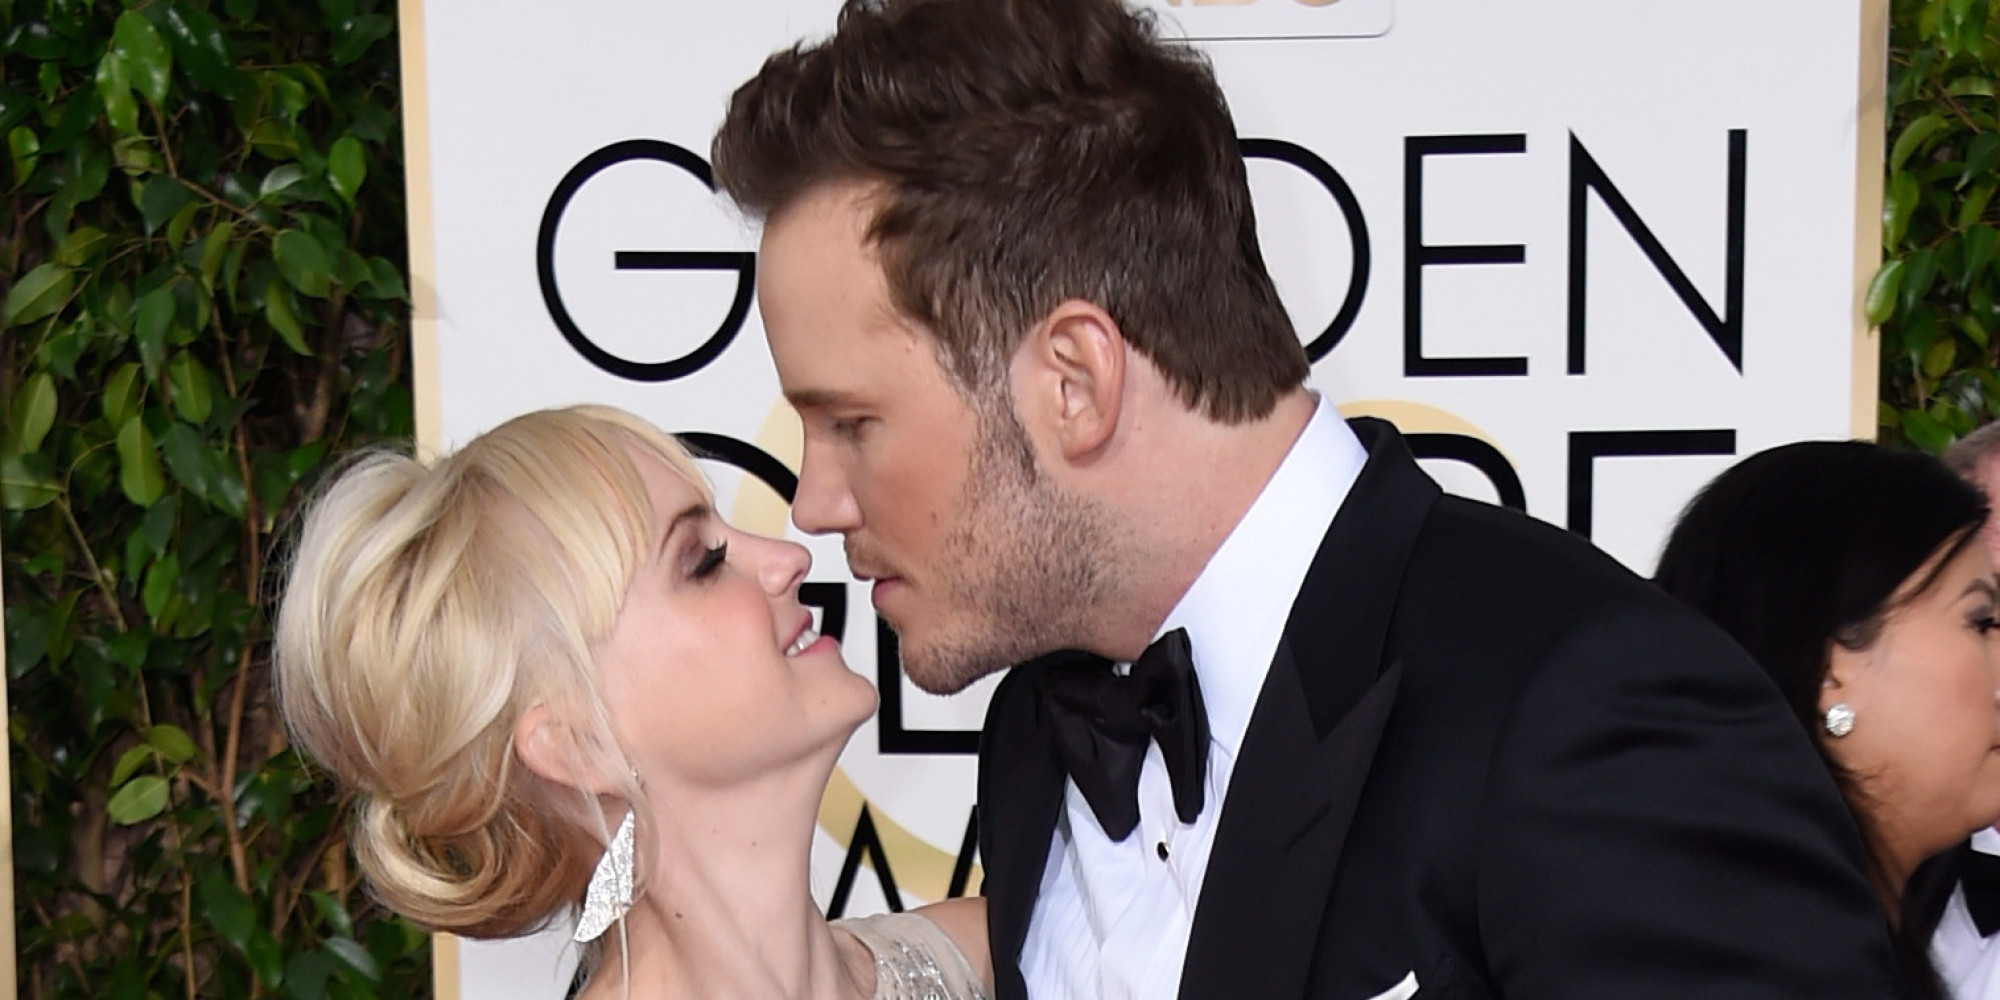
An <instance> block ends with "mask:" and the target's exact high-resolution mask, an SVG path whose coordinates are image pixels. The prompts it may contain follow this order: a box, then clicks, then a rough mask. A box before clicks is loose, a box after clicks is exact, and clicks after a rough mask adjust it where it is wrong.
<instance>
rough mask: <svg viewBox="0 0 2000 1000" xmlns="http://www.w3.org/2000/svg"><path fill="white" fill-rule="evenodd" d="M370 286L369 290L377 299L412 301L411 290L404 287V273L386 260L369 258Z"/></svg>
mask: <svg viewBox="0 0 2000 1000" xmlns="http://www.w3.org/2000/svg"><path fill="white" fill-rule="evenodd" d="M368 284H369V290H370V291H371V292H372V293H373V294H374V295H375V296H376V297H377V298H384V299H393V300H395V301H397V302H408V301H410V292H409V289H408V288H406V287H404V285H403V272H401V271H399V270H397V269H396V265H394V264H391V263H389V262H388V261H387V260H385V259H384V258H381V257H370V258H368Z"/></svg>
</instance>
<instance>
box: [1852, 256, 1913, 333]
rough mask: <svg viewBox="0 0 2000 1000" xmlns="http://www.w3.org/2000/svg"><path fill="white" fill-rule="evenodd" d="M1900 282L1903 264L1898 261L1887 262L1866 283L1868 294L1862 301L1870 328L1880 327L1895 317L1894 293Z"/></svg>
mask: <svg viewBox="0 0 2000 1000" xmlns="http://www.w3.org/2000/svg"><path fill="white" fill-rule="evenodd" d="M1902 280H1903V262H1902V261H1900V260H1892V261H1888V262H1886V263H1884V264H1883V265H1882V269H1881V270H1879V271H1876V272H1875V280H1873V281H1870V282H1869V283H1868V294H1867V296H1866V297H1865V298H1864V299H1863V300H1862V302H1863V305H1862V308H1863V310H1864V311H1865V312H1866V314H1867V316H1868V324H1869V325H1870V326H1881V325H1882V324H1883V323H1886V322H1888V321H1889V317H1890V316H1892V315H1895V312H1896V291H1897V288H1898V286H1900V285H1901V284H1902Z"/></svg>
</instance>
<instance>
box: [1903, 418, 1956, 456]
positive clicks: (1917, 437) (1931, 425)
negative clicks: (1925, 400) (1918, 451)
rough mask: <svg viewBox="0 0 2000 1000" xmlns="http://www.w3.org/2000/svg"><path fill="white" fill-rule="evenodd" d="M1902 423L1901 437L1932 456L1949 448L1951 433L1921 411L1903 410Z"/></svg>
mask: <svg viewBox="0 0 2000 1000" xmlns="http://www.w3.org/2000/svg"><path fill="white" fill-rule="evenodd" d="M1902 423H1903V436H1904V437H1907V438H1909V439H1910V443H1911V444H1914V445H1916V446H1917V447H1919V448H1922V449H1923V450H1925V451H1927V452H1930V453H1931V454H1933V455H1935V454H1937V453H1939V452H1941V451H1943V450H1945V449H1946V448H1948V447H1950V446H1951V431H1949V430H1946V429H1945V427H1944V425H1943V424H1940V423H1938V422H1937V419H1936V418H1935V417H1932V416H1931V415H1930V414H1928V413H1925V412H1924V411H1922V410H1904V411H1903V420H1902Z"/></svg>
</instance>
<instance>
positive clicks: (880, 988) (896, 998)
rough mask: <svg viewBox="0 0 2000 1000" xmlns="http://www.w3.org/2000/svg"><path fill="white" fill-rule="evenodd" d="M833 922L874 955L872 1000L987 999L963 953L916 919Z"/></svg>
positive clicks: (908, 915)
mask: <svg viewBox="0 0 2000 1000" xmlns="http://www.w3.org/2000/svg"><path fill="white" fill-rule="evenodd" d="M836 923H837V924H838V925H839V926H841V927H843V928H845V929H846V930H847V931H848V932H849V933H851V934H853V935H854V936H855V937H857V938H860V939H861V943H862V944H865V945H867V946H868V950H869V951H872V952H874V953H875V1000H991V995H990V994H988V993H987V992H986V988H985V987H984V986H983V985H981V984H980V982H979V975H978V973H976V972H974V971H973V969H972V963H970V962H968V961H967V960H966V958H965V953H963V952H961V951H959V950H958V946H957V945H955V944H953V943H952V941H951V938H950V937H948V936H947V935H946V934H945V933H944V931H942V930H940V929H938V926H937V925H936V924H934V923H931V922H930V921H929V920H928V919H926V918H924V917H923V916H921V915H919V914H915V913H884V914H881V915H880V916H874V917H859V918H856V919H853V920H840V921H836Z"/></svg>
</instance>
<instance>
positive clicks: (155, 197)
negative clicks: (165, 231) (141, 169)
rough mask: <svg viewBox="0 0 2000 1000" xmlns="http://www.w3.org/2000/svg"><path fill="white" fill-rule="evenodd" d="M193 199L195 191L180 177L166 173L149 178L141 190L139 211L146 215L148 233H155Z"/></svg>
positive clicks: (149, 234)
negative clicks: (189, 188)
mask: <svg viewBox="0 0 2000 1000" xmlns="http://www.w3.org/2000/svg"><path fill="white" fill-rule="evenodd" d="M193 200H194V192H193V191H190V190H188V186H187V185H186V184H182V183H181V182H180V180H179V179H177V178H174V177H169V176H167V175H166V174H158V175H156V176H154V177H151V178H149V179H148V180H147V181H146V186H145V187H144V188H142V189H141V190H140V192H139V211H140V212H141V213H143V215H144V217H145V221H146V235H148V236H151V235H153V233H154V232H156V231H158V230H159V228H160V226H162V225H164V224H165V223H166V221H167V220H168V219H170V218H172V217H173V215H174V213H175V212H178V211H180V210H181V208H182V207H183V206H185V205H186V204H187V203H188V202H190V201H193Z"/></svg>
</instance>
